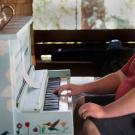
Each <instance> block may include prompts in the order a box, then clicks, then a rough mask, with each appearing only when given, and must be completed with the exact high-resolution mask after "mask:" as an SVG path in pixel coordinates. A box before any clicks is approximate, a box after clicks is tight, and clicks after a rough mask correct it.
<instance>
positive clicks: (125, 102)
mask: <svg viewBox="0 0 135 135" xmlns="http://www.w3.org/2000/svg"><path fill="white" fill-rule="evenodd" d="M131 113H135V88H133V89H132V90H130V91H129V92H128V93H127V94H125V95H124V96H123V97H121V98H119V99H118V100H116V101H114V102H112V103H110V104H108V105H105V106H101V105H98V104H95V103H91V102H89V103H86V104H84V105H82V106H81V107H80V109H79V114H80V116H81V117H83V118H84V119H86V118H87V117H95V118H112V117H118V116H123V115H127V114H131Z"/></svg>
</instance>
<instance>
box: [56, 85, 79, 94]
mask: <svg viewBox="0 0 135 135" xmlns="http://www.w3.org/2000/svg"><path fill="white" fill-rule="evenodd" d="M65 90H67V91H68V92H67V93H66V95H67V96H74V95H77V94H79V93H81V87H80V85H76V84H71V83H69V84H65V85H61V86H59V87H58V88H56V89H55V91H54V94H57V95H61V93H62V92H63V91H65Z"/></svg>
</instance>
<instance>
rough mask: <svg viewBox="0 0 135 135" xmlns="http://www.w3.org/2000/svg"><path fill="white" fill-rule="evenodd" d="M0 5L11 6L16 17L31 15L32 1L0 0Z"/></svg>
mask: <svg viewBox="0 0 135 135" xmlns="http://www.w3.org/2000/svg"><path fill="white" fill-rule="evenodd" d="M0 4H5V5H8V4H10V5H12V6H13V8H14V9H15V13H16V14H15V15H16V16H31V15H32V0H0Z"/></svg>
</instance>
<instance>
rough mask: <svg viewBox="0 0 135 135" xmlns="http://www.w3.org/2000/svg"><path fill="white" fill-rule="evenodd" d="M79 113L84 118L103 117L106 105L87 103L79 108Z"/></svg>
mask: <svg viewBox="0 0 135 135" xmlns="http://www.w3.org/2000/svg"><path fill="white" fill-rule="evenodd" d="M79 115H80V117H82V118H83V119H86V118H87V117H94V118H103V116H104V107H103V106H100V105H98V104H95V103H91V102H89V103H86V104H84V105H82V106H81V107H80V108H79Z"/></svg>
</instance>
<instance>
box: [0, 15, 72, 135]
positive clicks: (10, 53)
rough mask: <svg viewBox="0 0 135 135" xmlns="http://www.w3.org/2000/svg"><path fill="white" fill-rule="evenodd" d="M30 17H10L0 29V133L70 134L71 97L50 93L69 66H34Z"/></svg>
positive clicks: (62, 81)
mask: <svg viewBox="0 0 135 135" xmlns="http://www.w3.org/2000/svg"><path fill="white" fill-rule="evenodd" d="M31 23H32V18H31V17H14V18H13V20H12V21H11V22H10V23H9V24H8V25H7V26H6V27H5V28H4V29H3V30H2V31H0V75H1V77H0V135H73V114H72V113H73V111H72V97H67V96H65V94H64V93H66V92H67V91H64V93H63V94H62V95H61V96H57V95H55V94H53V90H54V89H55V88H56V87H58V86H59V85H61V84H65V83H68V82H70V70H69V69H62V70H47V69H42V70H35V68H34V66H33V65H32V60H31V40H30V39H31V36H30V33H31V32H30V27H31Z"/></svg>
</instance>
